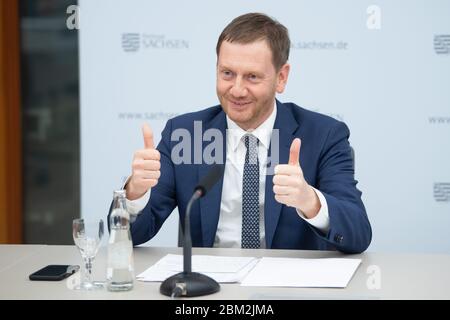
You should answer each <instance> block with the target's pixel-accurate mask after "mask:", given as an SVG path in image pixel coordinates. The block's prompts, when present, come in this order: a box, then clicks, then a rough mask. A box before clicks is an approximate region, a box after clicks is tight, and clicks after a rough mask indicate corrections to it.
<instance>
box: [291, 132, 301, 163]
mask: <svg viewBox="0 0 450 320" xmlns="http://www.w3.org/2000/svg"><path fill="white" fill-rule="evenodd" d="M301 145H302V141H301V140H300V139H299V138H295V139H294V141H292V144H291V149H290V150H289V164H290V165H300V162H299V161H300V160H299V159H300V146H301Z"/></svg>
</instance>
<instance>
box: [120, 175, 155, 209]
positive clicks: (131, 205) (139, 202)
mask: <svg viewBox="0 0 450 320" xmlns="http://www.w3.org/2000/svg"><path fill="white" fill-rule="evenodd" d="M130 178H131V176H130V177H128V179H127V180H126V182H125V183H124V184H123V186H122V189H125V187H126V185H127V183H128V181H129V180H130ZM150 193H151V188H150V189H148V190H147V192H146V193H144V195H143V196H142V197H140V198H138V199H135V200H128V199H125V203H126V206H127V209H128V213H129V214H130V215H138V214H140V213H141V211H142V210H143V209H144V208H145V206H146V205H147V203H148V201H149V200H150Z"/></svg>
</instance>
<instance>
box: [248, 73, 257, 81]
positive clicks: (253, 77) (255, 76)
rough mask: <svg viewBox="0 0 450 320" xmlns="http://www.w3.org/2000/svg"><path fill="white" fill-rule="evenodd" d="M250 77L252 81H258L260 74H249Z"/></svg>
mask: <svg viewBox="0 0 450 320" xmlns="http://www.w3.org/2000/svg"><path fill="white" fill-rule="evenodd" d="M248 79H249V80H250V81H257V80H258V76H257V75H256V74H249V75H248Z"/></svg>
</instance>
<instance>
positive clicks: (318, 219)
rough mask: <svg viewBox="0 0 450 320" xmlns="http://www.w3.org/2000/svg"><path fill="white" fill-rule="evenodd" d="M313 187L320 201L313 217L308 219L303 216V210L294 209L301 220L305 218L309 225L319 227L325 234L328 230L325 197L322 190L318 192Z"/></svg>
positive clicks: (328, 219) (328, 217) (328, 221)
mask: <svg viewBox="0 0 450 320" xmlns="http://www.w3.org/2000/svg"><path fill="white" fill-rule="evenodd" d="M313 189H314V192H315V193H316V195H317V197H318V198H319V201H320V210H319V213H317V215H316V216H315V217H314V218H311V219H308V218H306V217H305V215H304V214H303V212H301V211H300V210H298V209H296V210H297V213H298V215H299V216H300V217H301V218H302V219H303V220H305V221H306V222H308V223H309V224H310V225H312V226H313V227H316V228H317V229H319V230H320V231H322V232H323V233H325V234H326V233H328V231H329V230H330V216H329V214H328V205H327V200H326V199H325V197H324V195H323V194H322V192H320V191H319V190H317V189H316V188H313Z"/></svg>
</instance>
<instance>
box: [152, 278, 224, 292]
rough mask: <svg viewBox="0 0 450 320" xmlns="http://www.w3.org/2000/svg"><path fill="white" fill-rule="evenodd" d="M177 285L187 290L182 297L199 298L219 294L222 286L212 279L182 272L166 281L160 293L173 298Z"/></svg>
mask: <svg viewBox="0 0 450 320" xmlns="http://www.w3.org/2000/svg"><path fill="white" fill-rule="evenodd" d="M177 284H182V285H183V286H184V288H185V290H183V292H182V294H181V295H180V296H181V297H198V296H205V295H208V294H212V293H215V292H218V291H219V290H220V285H219V284H218V283H217V282H216V281H215V280H214V279H212V278H210V277H208V276H205V275H204V274H201V273H197V272H186V273H185V272H180V273H178V274H176V275H173V276H171V277H170V278H167V279H166V280H164V282H163V283H162V284H161V287H160V288H159V292H161V293H162V294H163V295H166V296H169V297H170V296H172V292H173V289H174V288H175V287H176V285H177Z"/></svg>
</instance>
